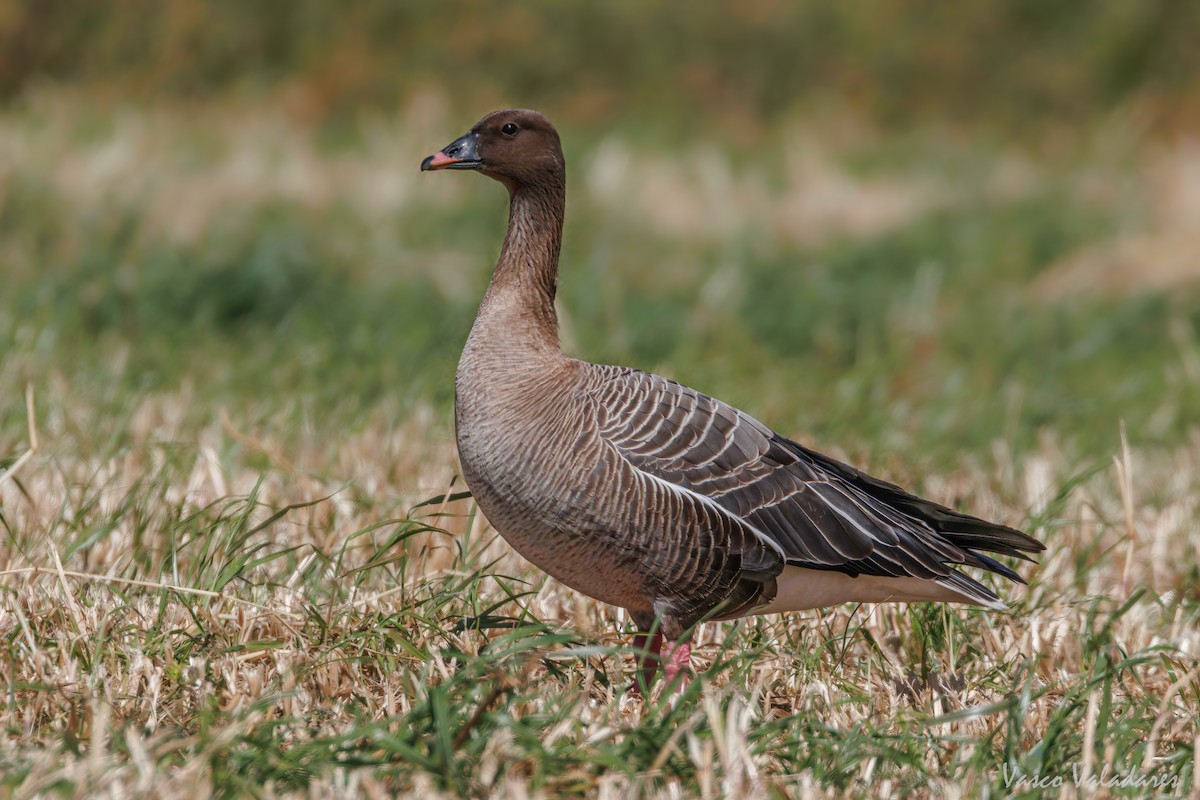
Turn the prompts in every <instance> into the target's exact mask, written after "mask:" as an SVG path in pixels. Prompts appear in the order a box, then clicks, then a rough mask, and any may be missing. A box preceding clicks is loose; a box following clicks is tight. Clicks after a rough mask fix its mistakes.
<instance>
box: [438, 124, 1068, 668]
mask: <svg viewBox="0 0 1200 800" xmlns="http://www.w3.org/2000/svg"><path fill="white" fill-rule="evenodd" d="M421 170H422V171H430V170H472V171H475V172H480V173H482V174H484V175H486V176H487V177H489V178H493V179H495V180H497V181H499V182H500V183H502V184H503V185H504V186H505V187H506V188H507V189H508V194H509V216H508V231H507V233H506V235H505V237H504V243H503V246H502V248H501V250H500V257H499V261H498V263H497V264H496V268H495V271H494V273H493V274H492V279H491V282H490V283H489V284H488V287H487V291H486V293H485V294H484V296H483V301H482V303H481V304H480V306H479V312H478V314H477V316H476V318H475V322H474V324H473V326H472V327H471V331H470V334H469V335H468V337H467V341H466V345H465V346H464V348H463V351H462V357H461V359H460V360H459V363H458V370H457V374H456V376H455V403H454V419H455V433H456V439H457V444H458V454H459V459H460V462H461V467H462V474H463V477H464V479H465V481H466V484H467V487H468V488H469V489H470V491H471V494H472V495H473V496H474V499H475V501H476V503H477V504H478V507H479V509H480V510H481V511H482V512H483V514H484V515H485V516H486V518H487V520H488V521H489V522H490V523H491V525H492V526H493V527H494V528H495V529H496V531H497V532H498V533H499V534H500V535H501V536H502V537H503V538H504V539H505V541H507V542H508V544H509V545H510V546H511V547H513V548H514V549H515V550H516V551H517V552H518V553H519V554H520V555H521V556H523V557H524V558H525V559H527V560H528V561H530V562H532V563H533V564H534V565H535V566H537V567H538V568H540V569H541V570H543V571H545V572H547V573H549V574H550V575H551V576H552V577H554V578H555V579H557V580H558V581H561V582H562V583H564V584H566V585H567V586H568V587H571V588H572V589H574V590H576V591H578V592H581V593H583V594H585V595H588V596H589V597H592V598H595V599H596V600H599V601H601V602H604V603H608V604H611V605H614V606H619V607H621V608H624V609H626V610H627V611H628V613H629V615H630V618H631V619H632V621H633V623H634V625H635V626H636V630H637V634H636V635H635V638H634V649H635V652H637V653H638V654H639V656H638V661H637V664H638V678H637V679H635V683H634V685H633V686H632V687H631V689H632V690H633V691H634V692H640V691H642V690H647V689H649V687H650V685H651V683H652V682H653V681H654V679H655V676H656V675H657V672H658V670H659V669H660V668H661V670H662V672H663V674H664V676H665V678H666V680H667V681H668V682H674V681H675V680H676V679H677V678H679V679H680V683H679V686H682V685H683V684H684V683H686V681H687V677H688V673H689V663H690V657H691V648H690V645H689V643H688V640H689V638H690V636H691V633H692V632H693V630H694V629H695V627H696V626H697V625H698V624H699V623H700V622H702V621H706V620H712V619H734V618H738V617H743V616H747V615H754V614H775V613H779V612H787V611H804V610H809V609H816V608H823V607H827V606H834V605H838V604H841V603H847V602H857V603H882V602H888V601H892V602H902V603H911V602H954V603H968V604H974V605H979V606H984V607H987V608H991V609H1003V608H1005V606H1004V603H1003V602H1002V601H1001V600H1000V598H999V597H998V596H997V595H996V594H995V593H994V592H993V591H992V590H991V589H989V588H987V587H986V586H984V585H983V584H981V583H979V582H978V581H977V580H975V579H974V578H972V577H970V576H968V575H966V574H964V573H963V572H960V571H959V570H958V569H957V568H958V567H974V568H979V569H982V570H985V571H987V572H992V573H996V574H999V575H1002V576H1004V577H1005V578H1008V579H1010V580H1012V581H1015V582H1018V583H1024V581H1023V580H1022V579H1021V577H1020V575H1018V574H1017V573H1016V572H1015V571H1014V570H1013V569H1011V568H1010V567H1008V566H1006V565H1004V564H1002V563H1000V562H999V561H997V560H995V559H994V558H992V557H991V556H989V555H987V554H988V553H993V554H997V555H1002V556H1011V557H1017V558H1021V559H1024V560H1026V561H1033V559H1032V558H1030V557H1029V556H1028V555H1026V554H1027V553H1036V552H1038V551H1041V550H1044V549H1045V546H1044V545H1043V544H1042V543H1041V542H1039V541H1037V540H1036V539H1034V538H1032V537H1030V536H1028V535H1026V534H1024V533H1022V532H1021V531H1019V530H1015V529H1013V528H1010V527H1007V526H1005V525H1000V524H997V523H993V522H988V521H986V520H983V519H979V518H977V517H973V516H969V515H967V514H964V513H960V512H958V511H954V510H952V509H950V508H947V507H946V506H943V505H939V504H938V503H935V502H932V501H930V500H925V499H922V498H920V497H917V496H915V495H913V494H910V493H909V492H907V491H905V490H904V489H901V488H900V487H899V486H895V485H893V484H891V483H888V482H886V481H883V480H880V479H878V478H874V477H872V476H870V475H867V474H866V473H864V472H861V471H859V470H857V469H855V468H854V467H851V466H849V465H847V464H843V463H842V462H840V461H836V460H834V459H832V458H830V457H829V456H826V455H823V454H821V453H819V452H817V451H815V450H812V449H810V448H808V447H806V446H804V445H802V444H800V443H798V442H795V441H792V440H791V439H789V438H787V437H785V436H782V435H780V434H778V433H776V432H775V431H773V430H771V429H770V428H768V427H767V426H766V425H764V424H763V423H761V422H759V421H758V420H757V419H755V418H754V417H752V416H750V415H749V414H746V413H745V412H743V411H739V410H738V409H736V408H734V407H732V406H730V405H727V404H726V403H723V402H721V401H720V400H717V399H715V398H713V397H709V396H708V395H705V394H703V393H701V392H698V391H696V390H694V389H690V388H688V387H687V386H684V385H682V384H680V383H677V382H675V381H673V380H670V379H668V378H663V377H660V376H658V375H653V374H650V373H648V372H642V371H640V370H637V369H631V368H628V367H619V366H604V365H599V364H591V363H588V362H586V361H581V360H578V359H575V358H572V357H569V356H567V355H565V354H564V353H563V351H562V348H561V346H560V344H559V337H558V319H557V316H556V314H555V309H554V297H555V291H556V288H557V285H558V260H559V251H560V248H561V244H562V229H563V217H564V213H565V208H566V163H565V160H564V158H563V152H562V146H561V143H560V139H559V135H558V132H557V131H556V130H555V128H554V126H553V125H551V124H550V121H549V120H547V119H546V117H544V116H542V115H541V114H539V113H537V112H536V111H531V110H528V109H506V110H502V111H496V112H493V113H491V114H488V115H487V116H485V117H484V118H483V119H481V120H480V121H479V122H478V123H477V124H476V125H475V126H474V127H473V128H471V129H470V131H468V132H467V133H466V134H465V135H463V136H461V137H460V138H458V139H455V140H454V141H453V142H452V143H450V144H449V145H447V146H446V147H444V148H442V149H441V150H439V151H438V152H436V153H434V154H433V155H431V156H429V157H428V158H426V159H425V160H424V161H422V162H421ZM681 673H682V674H681ZM639 681H640V682H639Z"/></svg>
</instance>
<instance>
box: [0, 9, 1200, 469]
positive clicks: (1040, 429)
mask: <svg viewBox="0 0 1200 800" xmlns="http://www.w3.org/2000/svg"><path fill="white" fill-rule="evenodd" d="M1197 41H1200V4H1197V3H1194V2H1187V1H1186V0H1142V2H1137V3H1129V2H1121V1H1120V0H1110V1H1108V2H1104V1H1100V2H1090V3H1083V2H1061V3H1045V2H1038V1H1037V0H1019V1H1017V2H1008V3H1002V4H1001V3H958V2H950V1H949V0H939V1H930V2H921V3H911V2H902V1H901V0H874V1H873V2H867V3H854V4H845V3H842V4H835V3H826V2H816V1H813V2H794V1H793V0H747V2H740V3H737V4H733V3H728V4H725V3H700V4H693V5H690V6H688V8H687V10H686V11H683V10H682V8H681V6H680V5H679V4H678V3H669V2H659V1H657V0H655V1H654V2H636V3H635V2H614V3H589V4H582V3H579V4H564V3H556V2H550V1H549V0H541V1H539V2H530V3H521V4H515V3H506V2H498V1H497V0H468V1H466V2H461V3H445V2H438V3H432V2H406V3H398V2H394V1H385V0H361V1H360V2H343V3H329V2H324V1H323V0H292V1H291V2H269V1H268V0H241V1H240V2H214V3H200V2H188V1H187V0H120V1H118V2H109V3H102V4H97V3H94V2H88V1H87V0H39V1H38V2H14V0H8V1H7V2H3V3H0V269H2V270H3V281H2V282H0V381H2V382H0V386H2V387H3V389H2V391H3V393H4V394H3V396H4V398H5V402H4V403H0V415H3V416H2V417H0V454H5V453H9V452H15V451H16V450H17V449H18V443H19V442H21V441H23V437H24V430H25V411H24V406H23V403H22V402H21V396H22V391H23V387H24V386H25V385H26V384H27V383H31V382H32V383H33V384H35V386H36V387H38V391H39V393H40V394H39V397H41V398H43V400H44V401H45V402H46V403H47V404H49V405H50V406H51V411H49V412H48V414H49V417H48V419H47V421H46V425H48V426H51V429H53V430H58V431H60V432H64V433H71V434H72V435H73V436H74V437H75V444H73V445H72V446H73V447H74V446H78V441H79V440H80V439H83V440H89V441H92V442H93V443H94V444H95V446H96V447H97V448H98V449H99V450H104V449H111V448H119V447H120V446H121V442H122V441H123V439H124V437H126V436H128V435H130V434H129V433H128V429H127V427H126V424H127V422H128V420H129V418H130V417H131V415H134V414H135V413H136V411H137V409H138V408H140V407H141V406H140V405H139V402H140V400H141V399H144V398H146V397H151V396H155V397H163V396H171V397H175V398H177V402H175V403H174V404H173V405H167V406H161V405H160V406H158V408H159V411H157V412H156V413H159V414H167V415H170V414H176V415H177V416H178V417H179V419H181V420H185V421H187V422H186V424H189V425H194V426H199V427H203V426H206V425H210V424H214V420H215V419H216V418H217V416H218V414H219V413H224V414H228V415H229V416H230V417H232V418H233V419H234V420H236V421H237V424H238V427H241V428H247V427H266V428H267V429H269V430H271V431H274V432H275V433H277V434H281V433H285V432H287V431H289V430H295V431H300V432H303V431H309V432H310V433H311V435H312V437H314V438H321V437H325V438H336V436H338V435H339V433H340V432H343V431H347V430H354V429H356V428H363V427H364V426H371V425H377V426H380V427H388V426H392V425H398V424H401V423H402V421H403V420H406V419H410V418H412V417H413V415H414V414H424V415H425V417H424V419H425V420H426V422H425V423H423V428H422V431H423V434H422V435H424V436H426V437H427V438H428V439H430V440H436V441H449V437H450V430H451V426H452V417H451V411H450V407H451V403H452V392H453V389H452V387H453V372H454V364H455V361H456V358H457V353H458V351H459V349H460V347H461V344H462V342H463V341H464V339H465V336H466V333H467V330H468V328H469V326H470V322H471V319H472V316H473V313H474V310H475V307H476V305H477V304H478V301H479V298H480V297H481V295H482V291H483V288H484V286H485V284H486V281H487V278H488V276H489V274H490V270H491V267H492V265H493V263H494V259H495V256H496V253H497V251H498V249H499V244H500V240H501V237H502V235H503V232H504V224H505V206H506V198H505V196H504V193H503V191H502V189H501V188H500V187H499V186H497V185H494V184H491V183H490V182H488V181H485V180H481V179H480V178H478V177H476V176H471V175H446V174H438V175H421V174H420V173H418V170H417V167H418V164H419V162H420V160H421V158H422V157H424V156H425V155H428V154H429V153H432V152H434V151H435V150H437V149H439V148H440V147H441V146H442V145H444V144H446V143H447V142H449V141H450V140H451V139H453V138H455V137H456V136H458V135H460V134H461V133H462V132H463V131H465V130H466V129H467V128H468V127H470V125H472V124H473V123H474V122H475V120H476V119H478V118H479V117H480V116H482V115H483V114H484V113H485V112H487V111H490V110H492V109H495V108H498V107H503V106H509V105H519V106H528V107H533V108H537V109H539V110H541V111H543V112H545V113H546V114H547V115H548V116H550V117H551V119H552V120H554V121H555V122H556V124H557V125H558V126H559V128H560V131H561V132H562V135H563V139H564V142H565V147H566V151H567V157H568V163H569V195H570V199H569V215H568V217H569V218H568V223H567V232H566V244H565V250H564V255H563V274H562V278H561V282H560V287H561V289H560V307H561V308H562V313H563V325H564V340H565V342H566V343H567V346H568V349H569V350H570V351H571V352H573V353H574V354H576V355H579V356H581V357H585V358H588V359H590V360H595V361H601V362H619V363H625V364H629V365H633V366H638V367H641V368H644V369H648V370H654V371H659V372H663V373H665V374H668V375H670V376H672V377H674V378H677V379H679V380H681V381H684V382H686V383H688V384H690V385H693V386H695V387H697V388H700V389H702V390H705V391H708V392H710V393H713V394H716V395H718V396H721V397H723V398H725V399H727V400H729V401H731V402H734V403H736V404H738V405H740V406H741V407H743V408H744V409H746V410H747V411H749V412H751V413H753V414H754V415H755V416H757V417H759V418H761V419H764V420H765V421H768V422H769V423H770V424H772V425H773V426H775V427H777V428H779V429H780V430H782V431H785V432H787V433H790V434H793V435H796V436H800V437H801V438H803V439H804V440H805V441H810V442H813V443H816V444H818V445H822V446H829V445H830V444H831V443H837V445H838V446H839V447H840V448H843V449H844V450H845V451H849V452H850V453H852V454H853V453H857V454H860V455H861V454H863V453H870V454H871V458H870V460H871V461H872V462H873V463H874V464H875V465H879V464H880V463H881V462H882V463H884V464H888V463H891V460H892V459H894V460H895V461H896V462H897V463H903V464H904V465H905V467H904V468H903V470H902V473H901V474H909V472H908V471H909V470H913V471H915V472H919V471H920V470H921V469H924V468H937V467H939V466H944V465H946V464H949V463H955V462H956V461H958V460H960V459H962V458H964V457H965V458H970V459H979V460H984V461H987V460H989V459H991V458H993V457H994V456H995V455H996V451H997V448H1000V449H1002V450H1007V451H1008V454H1009V455H1012V454H1014V453H1017V454H1019V453H1020V452H1021V451H1023V450H1028V449H1029V448H1045V447H1052V448H1061V449H1063V450H1065V452H1067V453H1069V454H1072V455H1074V456H1078V457H1082V458H1084V459H1085V460H1086V459H1094V460H1096V461H1097V463H1106V462H1107V459H1108V456H1109V454H1111V453H1112V452H1113V451H1114V449H1115V448H1116V447H1117V442H1118V440H1119V433H1118V431H1119V426H1120V424H1121V422H1122V421H1124V423H1125V425H1126V426H1127V429H1128V431H1129V437H1130V439H1131V440H1132V441H1134V442H1135V443H1136V444H1138V445H1139V446H1145V447H1159V446H1168V447H1169V446H1171V445H1173V444H1174V443H1176V442H1178V441H1179V440H1180V439H1181V438H1190V437H1194V436H1195V435H1196V431H1195V421H1196V420H1197V419H1198V412H1200V345H1198V337H1200V287H1198V285H1197V278H1200V139H1198V138H1197V134H1198V133H1200V48H1198V47H1197V46H1196V42H1197ZM163 409H166V410H163ZM291 457H293V458H295V457H296V456H295V454H294V453H293V454H292V455H291ZM314 463H316V462H314ZM310 466H312V465H310ZM312 468H315V469H320V467H319V466H315V467H312ZM885 472H886V470H885Z"/></svg>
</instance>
